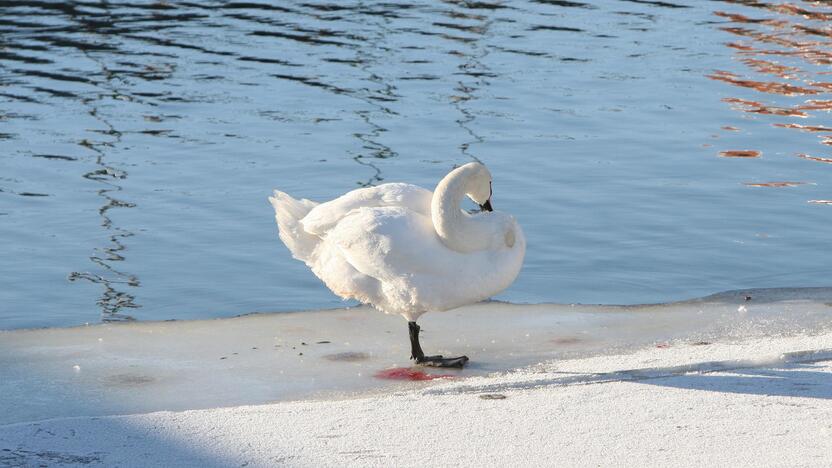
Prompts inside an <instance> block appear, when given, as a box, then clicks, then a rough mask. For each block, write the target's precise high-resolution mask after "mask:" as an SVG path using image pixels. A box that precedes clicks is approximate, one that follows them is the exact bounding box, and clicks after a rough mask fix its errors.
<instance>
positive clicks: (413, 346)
mask: <svg viewBox="0 0 832 468" xmlns="http://www.w3.org/2000/svg"><path fill="white" fill-rule="evenodd" d="M407 326H408V328H409V329H410V359H415V360H416V364H421V365H423V366H434V367H462V366H464V365H465V363H466V362H468V356H460V357H456V358H443V357H442V356H441V355H438V356H425V353H424V351H422V346H421V345H420V344H419V330H420V328H419V325H417V324H416V322H407Z"/></svg>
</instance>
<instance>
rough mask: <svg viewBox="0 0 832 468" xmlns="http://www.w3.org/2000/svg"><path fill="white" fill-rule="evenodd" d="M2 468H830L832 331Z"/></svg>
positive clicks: (12, 432)
mask: <svg viewBox="0 0 832 468" xmlns="http://www.w3.org/2000/svg"><path fill="white" fill-rule="evenodd" d="M0 447H2V452H0V465H2V464H6V465H11V466H17V465H24V466H38V465H40V464H46V465H50V466H53V465H83V466H99V465H100V466H283V465H285V466H451V465H453V466H541V465H548V466H568V465H583V466H586V465H603V466H620V465H643V464H650V465H664V466H669V465H672V466H702V465H711V466H714V465H716V466H760V465H765V466H820V465H824V464H827V463H829V460H830V458H829V456H830V455H829V454H830V453H832V333H823V334H818V335H797V336H790V337H777V338H755V339H751V340H744V341H739V342H734V343H711V344H703V343H699V344H685V345H678V346H669V347H665V346H659V347H656V346H651V347H645V348H643V349H640V350H638V351H635V352H632V353H628V354H622V355H606V356H597V357H591V358H583V359H571V360H558V361H552V362H548V363H543V364H539V365H536V366H532V367H529V368H525V369H522V370H518V371H514V372H509V373H500V374H495V375H490V376H485V377H473V378H469V379H437V380H434V381H433V384H432V385H429V386H427V387H424V388H418V389H413V390H405V391H396V392H393V393H376V394H372V395H368V396H363V397H359V398H347V399H331V400H318V401H295V402H280V403H274V404H266V405H258V406H239V407H232V408H220V409H206V410H192V411H183V412H155V413H149V414H140V415H131V416H107V417H77V418H59V419H53V420H47V421H41V422H37V423H18V424H11V425H6V426H2V427H0Z"/></svg>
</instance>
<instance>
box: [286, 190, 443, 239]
mask: <svg viewBox="0 0 832 468" xmlns="http://www.w3.org/2000/svg"><path fill="white" fill-rule="evenodd" d="M432 196H433V192H431V191H430V190H426V189H423V188H422V187H419V186H416V185H412V184H402V183H393V184H382V185H379V186H376V187H366V188H361V189H357V190H353V191H351V192H348V193H346V194H344V195H342V196H340V197H338V198H336V199H334V200H331V201H328V202H326V203H321V204H320V205H318V206H316V207H314V208H313V209H312V210H311V211H309V213H308V214H307V215H306V216H305V217H304V218H303V219H302V220H301V223H302V225H303V228H304V230H305V231H306V232H308V233H310V234H314V235H316V236H324V235H325V234H327V233H328V232H329V231H330V230H332V229H333V228H334V227H335V226H336V225H337V224H338V223H339V222H340V221H341V220H342V219H343V218H344V217H345V216H347V215H348V214H349V213H350V212H352V211H353V210H356V209H359V208H373V207H385V206H387V207H402V208H406V209H408V210H410V211H413V212H415V213H421V214H423V215H427V216H430V201H431V197H432Z"/></svg>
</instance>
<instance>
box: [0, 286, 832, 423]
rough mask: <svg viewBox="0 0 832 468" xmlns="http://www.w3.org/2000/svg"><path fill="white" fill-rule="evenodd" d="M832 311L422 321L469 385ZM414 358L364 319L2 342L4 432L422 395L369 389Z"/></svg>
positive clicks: (778, 304)
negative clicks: (458, 363) (276, 404)
mask: <svg viewBox="0 0 832 468" xmlns="http://www.w3.org/2000/svg"><path fill="white" fill-rule="evenodd" d="M830 303H832V289H830V288H805V289H766V290H742V291H734V292H727V293H722V294H717V295H714V296H709V297H707V298H703V299H698V300H691V301H683V302H677V303H671V304H661V305H641V306H595V305H557V304H542V305H517V304H506V303H499V302H490V303H483V304H477V305H473V306H469V307H464V308H461V309H457V310H453V311H449V312H445V313H436V314H430V315H428V316H426V317H425V318H424V321H423V324H422V326H423V335H424V343H425V344H426V346H430V348H431V349H432V350H435V351H437V352H440V353H444V354H453V353H464V354H467V355H468V356H470V357H471V362H470V363H469V367H468V368H466V369H464V370H462V371H454V370H448V369H442V370H441V372H440V373H442V374H452V375H455V376H458V377H460V378H466V377H471V376H483V375H487V374H490V373H493V372H498V371H507V370H512V369H517V368H520V367H524V366H529V365H533V364H536V363H540V362H543V361H547V360H552V359H564V358H575V357H589V356H599V355H604V354H609V353H613V352H615V353H620V352H627V351H628V350H635V349H638V348H643V347H644V346H649V345H657V346H673V344H674V343H675V342H688V343H713V342H725V341H731V340H734V339H741V338H749V337H766V336H776V335H788V334H795V333H809V334H815V333H822V332H824V331H828V330H830V329H832V306H830ZM739 306H744V307H745V308H746V312H745V313H744V314H738V313H737V309H738V307H739ZM409 351H410V349H409V343H408V339H407V323H406V322H405V321H404V320H403V319H402V318H401V317H396V316H389V315H384V314H382V313H380V312H378V311H375V310H372V309H369V308H366V307H358V308H350V309H339V310H324V311H317V312H303V313H277V314H258V315H248V316H242V317H236V318H231V319H216V320H196V321H168V322H137V323H127V324H102V325H94V326H83V327H76V328H66V329H35V330H16V331H5V332H0V370H2V379H0V408H3V411H2V412H0V424H10V423H16V422H24V421H34V420H42V419H48V418H55V417H69V416H101V415H112V414H132V413H144V412H150V411H156V410H184V409H196V408H211V407H216V406H234V405H243V404H257V403H265V402H272V401H279V400H294V399H305V398H324V397H332V396H334V395H344V394H354V393H366V392H375V391H383V392H390V391H393V390H397V389H404V388H413V387H414V386H419V385H430V383H429V382H417V381H406V382H401V381H395V380H386V379H380V378H377V377H376V375H377V374H378V373H379V372H380V371H383V370H385V369H390V368H397V367H409V366H410V365H411V362H410V361H409V359H408V357H409ZM424 371H425V372H427V373H431V372H439V371H433V370H424ZM434 382H436V381H434Z"/></svg>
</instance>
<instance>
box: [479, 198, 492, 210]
mask: <svg viewBox="0 0 832 468" xmlns="http://www.w3.org/2000/svg"><path fill="white" fill-rule="evenodd" d="M480 209H481V210H482V211H494V208H491V199H490V198H489V199H488V200H486V201H485V203H483V204H482V205H480Z"/></svg>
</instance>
